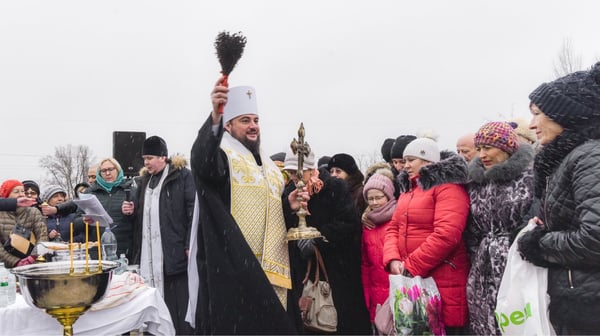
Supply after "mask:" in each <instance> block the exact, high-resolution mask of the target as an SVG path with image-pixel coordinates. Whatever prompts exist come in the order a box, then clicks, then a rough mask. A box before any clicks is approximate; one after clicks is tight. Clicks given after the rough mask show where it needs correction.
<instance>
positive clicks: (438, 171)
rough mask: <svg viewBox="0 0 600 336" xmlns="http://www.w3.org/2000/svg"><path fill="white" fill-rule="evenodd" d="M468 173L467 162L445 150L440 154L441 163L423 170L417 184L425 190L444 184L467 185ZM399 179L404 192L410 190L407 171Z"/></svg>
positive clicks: (402, 172)
mask: <svg viewBox="0 0 600 336" xmlns="http://www.w3.org/2000/svg"><path fill="white" fill-rule="evenodd" d="M467 173H468V171H467V162H466V161H465V160H464V159H463V158H462V157H460V156H458V154H456V153H454V152H450V151H447V150H444V151H441V152H440V161H439V162H434V163H432V164H430V165H427V166H425V167H423V168H421V172H420V176H419V179H418V181H417V183H418V184H419V186H420V187H421V188H422V189H423V190H427V189H430V188H433V187H435V186H437V185H440V184H444V183H454V184H465V183H466V182H467ZM397 179H398V184H399V185H400V190H401V191H402V192H405V191H408V190H409V189H410V181H409V178H408V174H407V173H406V172H405V171H401V172H400V174H398V178H397Z"/></svg>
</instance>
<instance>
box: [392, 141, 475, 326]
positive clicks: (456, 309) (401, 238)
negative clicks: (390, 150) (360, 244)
mask: <svg viewBox="0 0 600 336" xmlns="http://www.w3.org/2000/svg"><path fill="white" fill-rule="evenodd" d="M404 158H405V160H406V163H405V165H404V169H405V170H404V171H403V172H401V173H400V175H399V176H398V179H399V180H400V181H399V182H400V188H401V190H402V193H401V194H400V197H399V198H398V203H397V206H396V211H395V212H394V216H393V217H392V221H391V223H390V225H389V227H388V229H387V232H386V236H385V242H384V248H383V265H384V267H385V268H386V269H387V270H388V271H389V272H390V273H392V274H403V273H404V274H409V275H412V276H417V275H418V276H421V277H424V278H425V277H433V279H434V280H435V282H436V284H437V287H438V289H439V291H440V296H441V299H442V310H443V322H444V324H445V326H446V332H447V333H448V334H461V333H464V332H465V330H464V327H465V326H466V325H467V319H468V312H467V294H466V284H467V277H468V274H469V260H468V256H467V252H466V247H465V243H464V241H463V238H462V236H463V231H464V229H465V227H466V222H467V217H468V214H469V196H468V194H467V192H466V191H465V189H464V187H463V184H464V183H465V182H466V179H467V164H466V162H465V161H464V160H463V159H462V158H460V157H459V156H458V155H456V154H454V153H451V152H446V151H445V152H442V153H440V151H439V149H438V147H437V144H436V143H435V142H434V141H433V140H431V139H427V138H419V139H416V140H414V141H412V142H411V143H409V144H408V145H407V147H406V149H405V150H404Z"/></svg>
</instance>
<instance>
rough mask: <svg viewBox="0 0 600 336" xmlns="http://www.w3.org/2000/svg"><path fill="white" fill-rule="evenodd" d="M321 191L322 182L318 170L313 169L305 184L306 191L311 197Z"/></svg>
mask: <svg viewBox="0 0 600 336" xmlns="http://www.w3.org/2000/svg"><path fill="white" fill-rule="evenodd" d="M321 189H323V181H322V180H321V179H320V178H319V170H318V169H316V168H315V169H313V170H311V171H310V178H309V179H308V183H307V184H306V190H307V191H308V194H309V195H310V196H312V195H313V194H318V193H319V191H321Z"/></svg>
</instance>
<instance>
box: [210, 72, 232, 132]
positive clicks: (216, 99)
mask: <svg viewBox="0 0 600 336" xmlns="http://www.w3.org/2000/svg"><path fill="white" fill-rule="evenodd" d="M224 80H225V77H223V76H221V78H219V80H218V81H217V82H216V83H215V88H214V89H213V90H212V92H211V94H210V99H211V101H212V107H213V109H212V113H211V116H212V121H213V125H218V124H219V123H220V122H221V118H223V115H222V114H221V113H219V106H221V105H225V104H227V93H228V92H229V89H228V88H227V87H226V86H224V85H223V81H224Z"/></svg>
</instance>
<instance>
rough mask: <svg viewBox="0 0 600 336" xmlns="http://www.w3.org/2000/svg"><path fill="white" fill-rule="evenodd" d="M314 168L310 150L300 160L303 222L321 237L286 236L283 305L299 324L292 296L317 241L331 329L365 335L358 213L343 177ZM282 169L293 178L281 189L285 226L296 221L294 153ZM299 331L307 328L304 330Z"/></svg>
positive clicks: (298, 292) (368, 327)
mask: <svg viewBox="0 0 600 336" xmlns="http://www.w3.org/2000/svg"><path fill="white" fill-rule="evenodd" d="M316 168H317V167H316V164H315V159H314V154H313V153H312V152H311V153H310V154H309V156H308V158H307V159H305V161H304V166H303V172H304V174H303V182H304V183H305V185H306V192H305V194H304V197H305V199H308V206H307V208H308V212H309V215H308V216H307V217H306V222H307V224H308V225H309V226H312V227H315V228H316V229H317V230H319V231H320V232H321V234H322V235H323V236H324V237H325V238H326V239H327V241H324V240H323V239H320V238H318V239H310V240H298V241H290V242H289V244H288V246H289V255H290V271H291V277H292V289H291V290H290V291H289V292H288V308H287V311H288V314H289V315H290V316H291V317H292V319H293V320H294V322H295V324H296V327H297V328H298V330H303V327H302V320H301V318H300V311H299V307H298V300H299V299H300V296H301V295H302V288H303V285H302V279H303V278H304V275H305V273H306V267H307V261H308V260H309V259H311V258H313V254H314V246H317V247H318V249H319V251H320V252H321V254H322V255H323V260H324V262H325V266H326V268H327V274H328V276H329V282H330V285H331V292H332V296H333V301H334V305H335V308H336V310H337V316H338V325H337V334H339V335H350V334H355V335H367V334H370V333H371V323H370V320H369V313H368V311H367V307H366V304H365V299H364V295H363V287H362V283H361V275H360V263H361V254H360V237H361V230H362V227H361V224H360V221H359V218H360V217H359V216H358V215H357V213H356V208H355V206H354V203H353V202H352V196H351V194H350V191H349V190H348V185H347V183H346V182H344V180H342V179H339V178H335V177H332V176H325V177H323V176H319V173H318V170H317V169H316ZM284 169H287V170H288V171H289V172H290V175H292V180H294V183H290V184H289V185H288V186H287V187H286V189H285V190H284V195H283V199H282V200H283V202H282V203H283V214H284V216H285V224H286V226H287V228H288V229H289V228H291V227H297V225H298V216H297V215H296V214H295V211H296V210H297V209H298V204H297V202H296V193H297V192H296V191H295V190H296V187H295V184H296V183H297V180H298V179H297V175H296V170H297V169H298V158H297V155H294V154H293V153H291V152H288V153H287V154H286V159H285V163H284ZM288 196H289V197H288ZM313 265H314V263H313ZM303 332H304V333H308V331H306V330H304V331H303Z"/></svg>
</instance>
